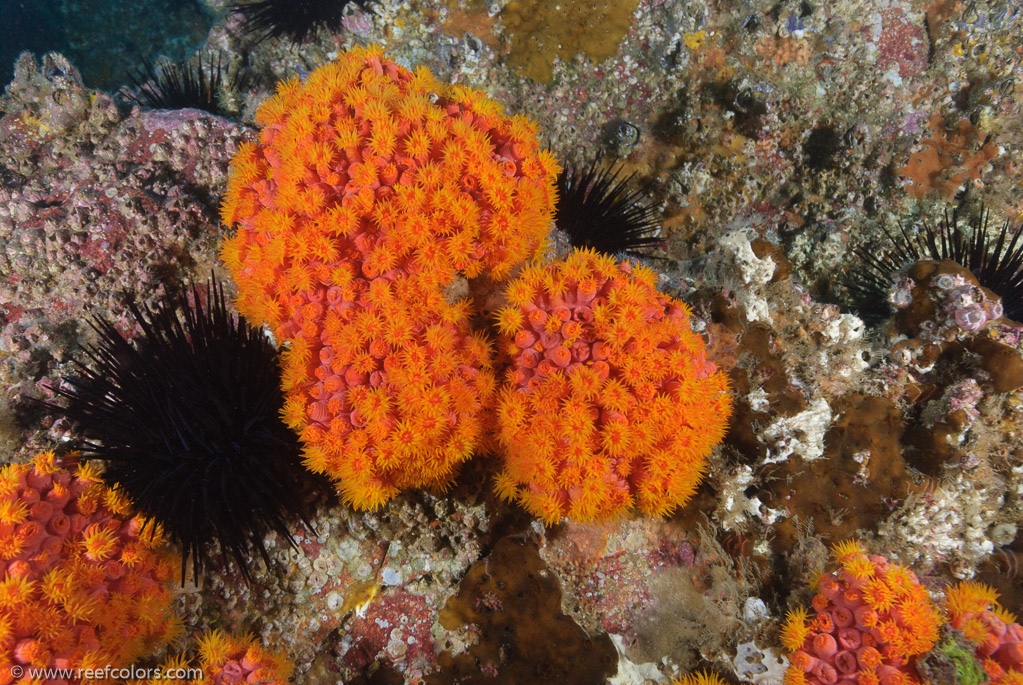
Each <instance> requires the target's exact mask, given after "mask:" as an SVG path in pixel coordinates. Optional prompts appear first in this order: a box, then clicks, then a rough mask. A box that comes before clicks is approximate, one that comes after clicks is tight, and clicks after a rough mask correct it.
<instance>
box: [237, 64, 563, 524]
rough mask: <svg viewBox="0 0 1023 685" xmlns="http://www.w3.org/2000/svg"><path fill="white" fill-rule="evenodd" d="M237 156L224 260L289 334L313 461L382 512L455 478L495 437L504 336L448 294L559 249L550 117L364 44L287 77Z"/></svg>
mask: <svg viewBox="0 0 1023 685" xmlns="http://www.w3.org/2000/svg"><path fill="white" fill-rule="evenodd" d="M257 120H258V121H259V123H260V125H261V127H262V131H261V133H260V140H259V142H258V143H255V144H246V145H243V146H242V147H241V149H240V150H239V151H238V153H237V155H236V156H235V158H234V160H233V162H232V172H231V178H230V183H229V186H228V191H227V196H226V198H225V201H224V203H223V208H222V210H223V221H224V223H225V224H226V225H234V224H237V225H238V227H239V230H238V232H237V233H236V234H235V235H234V236H233V237H232V238H230V239H228V240H227V241H226V242H225V243H224V245H223V248H222V257H223V259H224V261H225V263H226V264H227V266H228V268H229V269H230V270H231V272H232V276H233V277H234V280H235V283H236V284H237V286H238V298H237V304H238V307H239V309H240V311H241V312H242V314H244V315H245V316H246V317H248V318H249V319H250V320H252V321H256V322H259V323H265V324H268V325H270V326H271V327H273V329H274V331H275V333H276V335H277V337H278V339H279V340H281V341H282V342H285V343H286V344H287V345H288V350H287V352H286V354H285V358H284V376H285V381H284V383H285V391H286V393H287V397H288V403H287V406H286V409H285V418H286V420H287V422H288V423H289V425H291V426H292V427H293V428H294V429H295V430H297V431H298V432H299V433H300V434H301V437H302V439H303V442H304V445H305V448H306V450H305V459H306V463H307V465H308V466H309V467H310V468H311V469H312V470H314V471H316V472H319V473H326V474H328V475H329V476H331V477H332V478H334V479H336V480H338V481H339V483H340V487H341V490H342V494H343V496H344V498H345V499H346V500H347V501H348V502H350V503H351V504H353V505H355V506H357V507H361V508H365V507H374V506H376V505H378V504H380V503H382V502H384V501H386V500H387V499H389V498H390V497H392V496H394V494H396V493H397V492H398V490H400V489H402V488H407V487H418V486H426V485H440V486H443V485H445V484H446V483H448V482H449V481H450V479H451V477H452V474H453V471H454V469H455V468H456V467H457V466H458V464H460V463H461V462H463V461H465V460H466V459H467V458H468V457H469V456H470V454H471V452H472V450H473V448H474V447H475V446H477V445H478V444H479V443H480V441H481V440H482V437H483V435H484V432H485V429H486V426H485V422H484V410H485V409H486V408H487V406H488V405H489V404H490V403H491V401H492V398H493V395H494V392H495V385H496V383H495V377H494V373H493V371H492V368H491V361H490V350H489V347H488V345H487V344H486V342H485V340H484V338H482V337H481V336H479V335H475V334H473V333H472V332H471V331H470V329H469V325H468V316H469V311H468V308H467V306H466V305H465V304H464V303H462V302H458V303H454V304H452V303H451V302H450V301H449V298H448V297H447V296H446V292H445V289H446V288H448V287H449V286H450V285H451V284H452V283H453V282H454V280H455V278H456V277H457V276H458V275H461V276H464V277H467V278H472V277H475V276H479V275H481V274H483V273H484V272H487V271H489V273H490V275H491V276H492V277H495V278H502V277H504V276H506V275H507V274H508V273H509V272H510V270H511V269H512V268H513V267H514V266H515V265H516V264H517V263H518V262H520V261H521V260H522V259H524V258H525V257H528V256H530V255H532V254H533V253H535V252H536V251H537V250H538V249H539V248H540V247H541V246H542V244H543V242H544V240H545V236H546V234H547V231H548V225H549V223H550V220H551V215H552V210H553V203H554V198H555V190H554V180H555V177H556V173H557V170H558V169H557V165H556V164H555V162H554V160H553V158H552V157H551V156H550V155H549V154H548V153H547V152H545V151H540V150H539V148H538V145H537V142H536V136H535V128H534V126H533V124H531V123H530V122H529V121H527V120H526V119H524V118H521V117H513V118H508V117H506V116H504V115H503V114H502V113H501V111H500V108H499V107H498V106H497V105H496V104H495V103H494V102H493V101H491V100H489V99H487V98H486V97H485V96H483V95H481V94H479V93H477V92H475V91H472V90H470V89H467V88H463V87H458V86H448V85H444V84H441V83H439V82H437V81H436V80H435V79H434V78H433V77H432V76H431V75H430V73H429V72H428V71H427V70H425V69H419V70H417V71H416V72H414V73H413V72H409V71H408V70H406V69H403V68H401V67H399V66H398V65H397V64H395V63H394V62H391V61H389V60H386V59H384V58H383V57H382V55H381V53H380V52H379V51H378V50H377V49H375V48H365V49H364V48H358V49H356V50H353V51H351V52H348V53H346V54H343V55H342V56H341V57H340V58H339V59H338V60H337V61H335V62H332V63H330V64H328V65H325V66H323V67H320V68H319V69H317V70H316V71H314V72H313V73H312V74H310V75H309V77H308V78H307V79H306V81H305V82H304V83H303V82H299V81H298V80H297V79H293V80H291V81H288V82H286V83H284V84H282V85H281V86H279V88H278V92H277V94H276V96H274V97H273V98H271V99H270V100H269V101H268V102H266V103H265V104H264V105H263V106H262V107H261V108H260V110H259V112H258V115H257Z"/></svg>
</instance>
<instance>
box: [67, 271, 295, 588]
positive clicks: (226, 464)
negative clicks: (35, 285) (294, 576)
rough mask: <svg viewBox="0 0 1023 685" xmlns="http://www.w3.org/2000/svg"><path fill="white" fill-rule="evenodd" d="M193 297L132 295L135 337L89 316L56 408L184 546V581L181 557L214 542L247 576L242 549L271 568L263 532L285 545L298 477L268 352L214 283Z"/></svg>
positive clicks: (199, 556) (198, 554) (87, 453)
mask: <svg viewBox="0 0 1023 685" xmlns="http://www.w3.org/2000/svg"><path fill="white" fill-rule="evenodd" d="M201 294H202V293H201V292H200V290H199V289H197V288H193V289H192V296H193V299H194V305H191V306H190V305H189V303H188V298H187V297H186V296H185V295H181V296H179V297H178V298H176V299H175V300H172V301H170V302H167V303H164V304H163V305H161V306H159V307H156V308H154V309H152V310H147V311H143V310H142V309H140V308H139V306H138V305H137V304H135V303H129V304H128V309H129V310H130V312H131V314H132V316H133V317H134V319H135V321H136V322H137V324H138V327H139V328H140V329H141V334H140V335H139V336H138V338H137V339H136V340H135V341H134V342H133V343H132V342H128V341H127V340H125V339H124V337H122V335H121V333H120V332H119V331H118V329H117V328H116V327H115V326H114V325H113V324H112V323H110V322H108V321H105V320H103V319H97V320H96V321H95V322H92V323H91V326H92V328H93V330H95V332H96V333H97V334H98V336H99V343H98V344H97V345H96V346H95V347H87V348H86V351H85V352H86V356H87V358H88V360H89V363H88V364H82V363H78V367H79V369H80V372H81V374H80V376H79V377H77V378H70V379H66V381H65V384H64V387H63V388H61V389H58V390H57V393H58V394H60V395H62V396H64V397H66V398H67V399H68V400H69V402H68V406H67V408H60V407H54V408H56V409H58V410H59V411H61V412H62V413H63V414H64V415H66V416H67V417H69V418H71V419H73V420H74V421H76V422H77V423H78V424H79V425H80V426H81V428H82V430H83V432H84V434H85V437H86V441H85V442H84V443H83V446H82V452H83V459H85V460H93V459H96V460H101V461H103V462H104V463H105V464H106V470H105V472H104V474H103V478H104V480H105V481H106V483H107V484H108V485H109V486H110V487H112V488H114V489H115V490H116V491H117V492H119V493H121V494H123V495H124V496H126V497H127V498H128V499H129V500H130V501H131V502H132V504H133V505H134V506H135V507H136V508H137V509H138V510H139V511H140V512H142V513H143V514H145V515H146V516H147V517H150V518H152V519H154V520H155V521H157V522H159V523H160V524H161V525H162V526H163V527H164V529H165V530H166V532H167V534H168V535H169V537H170V538H171V539H172V540H174V541H175V542H178V543H180V544H181V547H182V580H183V579H184V574H185V564H186V560H187V558H188V557H189V556H191V557H192V563H193V570H194V571H195V574H196V578H198V577H199V574H200V572H201V571H202V570H203V567H204V566H205V564H206V562H207V560H208V557H209V549H208V548H209V545H210V543H212V542H213V541H214V540H217V541H219V543H220V547H221V550H222V555H223V554H224V553H227V552H230V554H231V556H232V557H233V558H234V560H235V561H236V562H237V563H238V566H239V568H240V570H241V573H242V575H243V576H244V577H245V578H246V580H247V579H248V577H249V574H248V556H247V552H248V551H249V548H250V546H251V547H252V548H254V549H255V551H257V552H258V553H259V554H260V556H261V557H262V558H263V559H264V561H266V562H267V565H268V566H269V561H270V560H269V555H268V554H267V551H266V548H265V546H264V543H263V537H264V535H265V534H266V533H268V532H269V531H276V532H277V533H278V534H279V535H280V536H282V537H283V538H284V539H286V540H288V541H289V542H291V543H292V544H294V541H293V539H292V535H291V533H290V531H289V529H288V525H287V518H288V514H289V513H292V512H295V510H296V507H297V503H299V502H300V501H302V497H301V494H302V493H301V486H300V483H302V482H303V478H305V477H306V476H305V470H304V469H303V467H302V464H301V461H300V459H299V448H298V441H297V439H296V437H295V435H294V434H293V433H292V432H291V431H290V430H289V429H288V428H287V426H285V425H284V423H283V422H282V421H281V420H280V418H279V412H280V410H281V407H282V405H283V402H284V400H283V396H282V394H281V372H280V368H279V366H278V361H277V352H276V350H275V349H274V347H273V345H271V343H270V342H269V341H268V340H267V338H266V337H265V336H264V335H263V334H262V333H261V332H260V331H258V330H255V329H252V328H251V327H249V326H248V325H246V323H245V321H244V319H241V318H236V317H234V316H233V315H232V314H231V313H230V312H229V311H228V309H227V305H226V303H225V299H224V292H223V289H222V288H221V287H220V285H219V284H218V283H217V282H216V281H213V282H212V283H211V285H210V287H209V289H208V297H207V299H208V302H207V304H206V305H205V306H204V305H203V304H202V301H201V300H202V298H201V297H200V295H201ZM179 311H180V317H179V313H178V312H179ZM297 513H300V512H297ZM303 521H304V519H303ZM306 525H307V526H308V523H306Z"/></svg>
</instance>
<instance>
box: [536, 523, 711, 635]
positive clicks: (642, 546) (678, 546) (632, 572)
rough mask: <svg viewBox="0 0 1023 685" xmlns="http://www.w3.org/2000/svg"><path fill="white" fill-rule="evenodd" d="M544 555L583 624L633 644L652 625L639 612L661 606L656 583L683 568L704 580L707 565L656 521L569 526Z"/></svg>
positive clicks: (670, 529)
mask: <svg viewBox="0 0 1023 685" xmlns="http://www.w3.org/2000/svg"><path fill="white" fill-rule="evenodd" d="M629 531H631V533H632V534H631V535H630V534H629ZM541 556H542V557H543V559H544V560H545V561H546V562H547V563H548V565H549V566H550V567H551V568H552V569H553V570H554V571H555V572H556V573H557V575H558V577H559V579H560V580H561V583H562V591H563V592H564V604H565V606H566V607H567V608H568V609H569V613H570V614H571V615H572V616H573V617H574V618H575V619H576V620H577V621H578V622H579V623H580V625H582V626H583V627H584V628H585V629H586V630H588V631H590V632H591V633H593V632H594V631H606V632H609V633H615V634H618V635H623V636H625V637H626V639H627V640H630V641H631V640H634V639H635V637H636V634H637V630H639V629H640V628H641V627H642V624H643V623H644V622H645V621H647V620H648V618H647V616H646V613H647V612H645V611H644V612H637V610H636V608H637V607H651V606H652V605H653V604H655V603H657V602H658V601H659V600H658V599H656V598H655V592H654V591H653V590H652V588H651V581H652V580H654V578H655V577H656V576H657V575H658V574H659V573H661V572H664V571H670V570H678V569H683V570H684V569H693V575H694V576H699V575H700V574H701V573H702V571H701V570H700V569H699V568H697V567H698V566H702V565H704V564H706V562H707V561H708V559H707V556H706V555H705V554H698V553H697V552H696V550H695V549H694V548H693V545H692V544H691V543H690V542H689V541H688V540H686V539H685V538H684V534H683V533H681V532H680V531H679V530H678V529H677V528H674V527H672V526H670V525H667V524H665V523H663V522H661V521H655V520H652V519H644V520H643V521H642V522H641V523H640V522H635V525H632V526H626V527H623V526H622V524H619V523H607V524H576V523H571V522H569V523H565V524H563V526H562V528H561V530H560V533H559V534H558V535H557V536H552V537H551V538H548V540H547V544H546V545H545V546H543V547H542V549H541Z"/></svg>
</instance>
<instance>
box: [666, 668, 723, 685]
mask: <svg viewBox="0 0 1023 685" xmlns="http://www.w3.org/2000/svg"><path fill="white" fill-rule="evenodd" d="M671 685H725V681H723V680H721V676H719V675H718V674H717V673H708V672H707V671H696V672H695V673H690V674H689V675H687V676H685V677H683V678H682V679H681V680H680V679H678V678H675V679H674V680H672V681H671Z"/></svg>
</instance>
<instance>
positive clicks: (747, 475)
mask: <svg viewBox="0 0 1023 685" xmlns="http://www.w3.org/2000/svg"><path fill="white" fill-rule="evenodd" d="M752 484H753V469H752V468H751V467H750V466H748V465H745V464H744V465H742V466H739V467H738V468H736V469H734V470H731V471H729V472H728V473H727V474H726V475H724V476H721V477H720V480H719V481H718V485H717V487H718V491H719V492H720V493H721V496H720V497H718V505H717V508H716V509H715V510H714V519H715V520H716V521H717V522H718V523H719V524H720V526H721V528H722V529H723V530H727V531H733V530H740V529H742V528H743V527H744V526H745V525H746V523H747V520H748V519H750V518H752V519H755V520H757V521H761V522H763V523H764V524H766V525H771V524H772V523H774V522H775V521H777V520H778V519H780V518H784V517H785V516H786V515H787V514H788V512H787V511H786V510H785V509H771V508H770V507H768V506H767V505H765V504H764V503H763V502H761V501H760V498H759V497H749V496H747V495H746V492H745V491H746V489H747V488H749V486H750V485H752Z"/></svg>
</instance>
